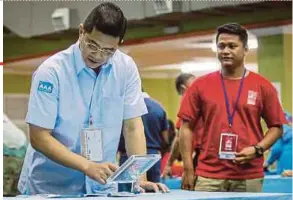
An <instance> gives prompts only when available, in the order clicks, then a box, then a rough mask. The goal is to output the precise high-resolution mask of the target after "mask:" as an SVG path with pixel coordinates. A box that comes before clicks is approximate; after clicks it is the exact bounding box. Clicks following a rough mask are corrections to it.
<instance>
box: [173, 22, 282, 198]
mask: <svg viewBox="0 0 293 200" xmlns="http://www.w3.org/2000/svg"><path fill="white" fill-rule="evenodd" d="M247 40H248V36H247V31H246V30H245V29H244V28H243V27H241V26H240V25H239V24H236V23H232V24H225V25H222V26H220V27H218V29H217V37H216V42H217V56H218V59H219V61H220V63H221V70H220V71H217V72H213V73H210V74H207V75H205V76H202V77H199V78H197V79H196V80H195V81H194V82H193V84H192V85H191V87H190V88H189V89H188V90H187V92H186V94H185V96H184V98H183V101H182V104H181V107H180V110H179V113H178V117H179V118H181V119H182V120H183V123H182V126H181V128H180V134H179V137H180V142H179V143H180V151H181V154H182V159H183V163H184V173H183V178H182V180H183V183H182V184H183V188H184V189H188V190H197V191H220V192H222V191H235V192H236V191H237V192H244V191H247V192H261V188H262V180H263V176H264V173H263V152H264V151H265V150H267V149H268V148H270V146H271V145H272V144H273V143H274V142H275V141H276V140H277V139H278V138H279V137H280V136H281V135H282V132H283V130H282V124H285V123H286V119H285V116H284V114H283V111H282V108H281V106H280V102H279V100H278V96H277V92H276V90H275V88H274V87H273V86H272V84H271V83H270V82H269V81H268V80H266V79H265V78H264V77H262V76H260V75H258V74H256V73H253V72H251V71H248V70H246V69H245V66H244V58H245V56H246V54H247V53H248V48H247ZM199 118H202V119H203V120H202V121H203V125H202V126H203V129H204V135H203V137H202V138H201V148H202V149H201V153H200V155H199V160H198V165H197V170H196V175H197V180H195V179H194V177H195V176H194V170H193V164H192V152H193V149H192V134H193V132H194V130H193V127H194V125H195V124H196V123H197V121H198V119H199ZM261 118H263V119H264V120H265V122H266V124H267V126H268V131H267V132H266V134H265V136H264V134H263V130H262V128H261V124H260V120H261Z"/></svg>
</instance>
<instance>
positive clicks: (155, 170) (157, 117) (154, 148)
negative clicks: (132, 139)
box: [118, 92, 170, 183]
mask: <svg viewBox="0 0 293 200" xmlns="http://www.w3.org/2000/svg"><path fill="white" fill-rule="evenodd" d="M143 97H144V102H145V104H146V107H147V110H148V113H147V114H145V115H143V116H142V121H143V125H144V133H145V137H146V144H147V154H161V151H162V148H163V147H164V146H166V144H169V143H170V142H169V132H168V129H169V128H168V120H167V114H166V111H165V110H164V108H163V107H162V105H161V104H160V103H158V102H157V101H156V100H154V99H152V98H151V97H150V96H149V95H148V94H147V93H146V92H143ZM126 148H127V147H126V146H125V141H124V137H123V135H121V138H120V142H119V146H118V152H119V157H120V159H119V165H122V164H123V163H124V162H125V161H126V160H127V159H128V156H127V153H126ZM160 169H161V162H160V161H158V162H157V163H156V164H155V165H154V166H153V167H151V168H150V169H149V170H148V171H147V180H148V181H151V182H155V183H159V182H160V175H161V173H160Z"/></svg>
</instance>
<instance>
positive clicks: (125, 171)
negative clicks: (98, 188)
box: [107, 154, 161, 183]
mask: <svg viewBox="0 0 293 200" xmlns="http://www.w3.org/2000/svg"><path fill="white" fill-rule="evenodd" d="M160 158H161V155H160V154H148V155H132V156H130V158H128V159H127V160H126V161H125V163H123V164H122V165H121V166H120V167H119V168H118V169H117V170H116V171H115V172H114V173H113V174H112V175H111V176H110V177H109V178H108V179H107V183H109V182H117V183H129V182H135V181H136V180H137V179H139V177H140V176H141V175H142V174H143V173H145V172H146V171H147V170H148V169H150V168H151V167H152V166H153V165H154V164H155V163H156V162H158V161H159V160H160Z"/></svg>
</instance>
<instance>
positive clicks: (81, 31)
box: [78, 24, 84, 39]
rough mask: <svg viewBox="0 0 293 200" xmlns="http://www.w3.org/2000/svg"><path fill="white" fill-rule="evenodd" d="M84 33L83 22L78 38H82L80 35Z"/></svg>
mask: <svg viewBox="0 0 293 200" xmlns="http://www.w3.org/2000/svg"><path fill="white" fill-rule="evenodd" d="M83 33H84V28H83V24H79V30H78V38H79V39H80V37H81V36H82V34H83Z"/></svg>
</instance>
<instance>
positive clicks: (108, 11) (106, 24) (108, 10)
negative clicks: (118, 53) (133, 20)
mask: <svg viewBox="0 0 293 200" xmlns="http://www.w3.org/2000/svg"><path fill="white" fill-rule="evenodd" d="M83 26H84V29H85V31H86V32H87V33H91V32H92V31H93V28H95V29H96V30H98V31H101V32H102V33H104V34H106V35H111V36H113V37H119V38H120V42H121V41H122V40H123V37H124V34H125V32H126V29H127V20H126V18H125V17H124V14H123V12H122V10H121V9H120V8H119V7H118V6H116V5H115V4H113V3H110V2H105V3H101V4H99V5H98V6H96V7H95V8H94V9H93V10H92V11H91V12H90V14H89V15H88V16H87V18H86V20H85V21H84V24H83Z"/></svg>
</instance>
